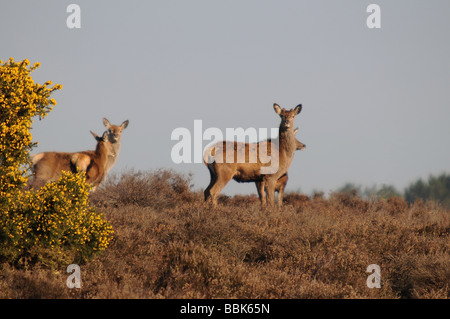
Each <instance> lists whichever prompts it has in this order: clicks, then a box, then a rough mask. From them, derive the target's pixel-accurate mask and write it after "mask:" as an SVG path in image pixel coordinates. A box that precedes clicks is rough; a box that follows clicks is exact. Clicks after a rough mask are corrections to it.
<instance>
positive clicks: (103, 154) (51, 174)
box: [31, 131, 112, 190]
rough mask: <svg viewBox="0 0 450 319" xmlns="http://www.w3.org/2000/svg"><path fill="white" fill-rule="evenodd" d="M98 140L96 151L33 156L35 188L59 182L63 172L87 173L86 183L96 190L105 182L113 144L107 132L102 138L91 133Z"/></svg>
mask: <svg viewBox="0 0 450 319" xmlns="http://www.w3.org/2000/svg"><path fill="white" fill-rule="evenodd" d="M91 134H92V135H93V136H94V138H95V139H96V140H97V146H96V149H95V151H83V152H77V153H62V152H44V153H39V154H35V155H33V156H31V162H32V170H33V175H34V178H33V181H32V186H33V187H40V186H42V185H43V184H45V183H48V182H51V181H54V180H57V179H58V178H59V177H60V176H61V172H62V171H67V172H72V173H76V172H78V171H85V172H86V182H87V183H89V184H92V185H93V186H94V188H93V190H95V189H96V188H97V187H98V185H100V183H101V182H102V181H103V179H104V176H105V173H106V171H105V167H106V164H107V161H108V157H109V155H110V154H111V153H112V147H111V143H110V142H109V140H108V135H107V132H105V133H103V136H102V137H99V136H98V135H97V134H95V133H94V132H92V131H91Z"/></svg>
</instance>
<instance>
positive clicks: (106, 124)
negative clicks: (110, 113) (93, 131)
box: [103, 117, 111, 128]
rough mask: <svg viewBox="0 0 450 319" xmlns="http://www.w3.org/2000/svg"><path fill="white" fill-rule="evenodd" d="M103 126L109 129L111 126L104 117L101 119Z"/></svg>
mask: <svg viewBox="0 0 450 319" xmlns="http://www.w3.org/2000/svg"><path fill="white" fill-rule="evenodd" d="M103 125H104V126H106V128H109V127H110V126H111V123H109V121H108V120H107V119H106V117H104V118H103Z"/></svg>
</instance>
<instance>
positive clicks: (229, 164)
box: [203, 103, 302, 206]
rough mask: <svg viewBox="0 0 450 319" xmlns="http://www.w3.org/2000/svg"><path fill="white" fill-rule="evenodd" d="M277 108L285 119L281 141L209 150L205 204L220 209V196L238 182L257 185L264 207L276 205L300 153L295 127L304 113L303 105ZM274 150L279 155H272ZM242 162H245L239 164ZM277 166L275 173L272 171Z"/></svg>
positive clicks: (232, 144)
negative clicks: (277, 192) (280, 183)
mask: <svg viewBox="0 0 450 319" xmlns="http://www.w3.org/2000/svg"><path fill="white" fill-rule="evenodd" d="M273 108H274V110H275V113H276V114H278V115H279V116H280V118H281V122H280V126H279V129H278V140H276V141H272V140H270V139H269V140H266V141H262V142H258V143H243V142H236V141H234V142H227V141H222V142H219V143H216V144H214V145H213V146H211V147H209V148H207V149H206V150H205V153H204V156H203V161H204V163H205V164H206V166H207V168H208V170H209V173H210V177H211V180H210V183H209V185H208V187H207V188H206V189H205V191H204V195H205V202H212V204H213V206H217V197H218V194H219V193H220V191H221V190H222V189H223V188H224V187H225V185H226V184H227V183H228V182H229V181H230V180H231V179H234V180H235V181H237V182H255V183H256V185H257V189H258V194H259V197H260V201H261V205H262V206H266V203H267V201H268V202H269V204H270V205H271V206H273V205H274V199H275V188H276V184H277V182H278V180H279V179H280V178H282V177H283V176H284V175H285V174H286V173H287V170H288V169H289V167H290V165H291V163H292V159H293V157H294V152H295V150H296V149H297V142H296V141H297V140H296V138H295V133H294V129H293V124H294V119H295V117H296V116H297V115H298V114H299V113H300V112H301V110H302V105H301V104H299V105H297V106H296V107H295V108H293V109H290V110H286V109H284V108H283V109H282V108H281V107H280V106H279V105H278V104H277V103H274V104H273ZM273 147H275V150H278V151H275V152H272V149H273ZM260 149H262V150H264V149H265V150H266V153H265V154H266V155H267V156H269V161H267V159H268V158H267V156H265V155H260V154H261V153H260ZM255 153H256V154H257V157H256V161H254V160H252V159H251V158H250V154H255ZM263 154H264V152H263ZM238 158H240V159H244V160H243V161H238V160H237V159H238ZM269 163H270V164H269ZM274 166H275V167H276V170H275V171H273V169H272V168H273V167H274ZM268 168H269V170H268ZM271 169H272V170H271ZM286 182H287V179H286ZM266 190H267V191H266ZM266 194H267V196H266ZM266 197H267V198H266ZM278 205H279V206H281V205H282V202H281V201H278Z"/></svg>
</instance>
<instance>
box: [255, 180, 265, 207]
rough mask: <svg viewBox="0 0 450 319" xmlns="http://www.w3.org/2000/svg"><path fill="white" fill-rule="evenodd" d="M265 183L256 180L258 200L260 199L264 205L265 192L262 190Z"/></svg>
mask: <svg viewBox="0 0 450 319" xmlns="http://www.w3.org/2000/svg"><path fill="white" fill-rule="evenodd" d="M265 186H266V183H265V182H264V181H258V182H256V188H257V190H258V196H259V200H260V201H261V205H262V206H265V205H266V192H265V190H264V188H265Z"/></svg>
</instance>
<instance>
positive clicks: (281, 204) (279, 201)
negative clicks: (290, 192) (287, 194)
mask: <svg viewBox="0 0 450 319" xmlns="http://www.w3.org/2000/svg"><path fill="white" fill-rule="evenodd" d="M283 194H284V185H281V186H280V190H279V191H278V206H279V207H281V206H283Z"/></svg>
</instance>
